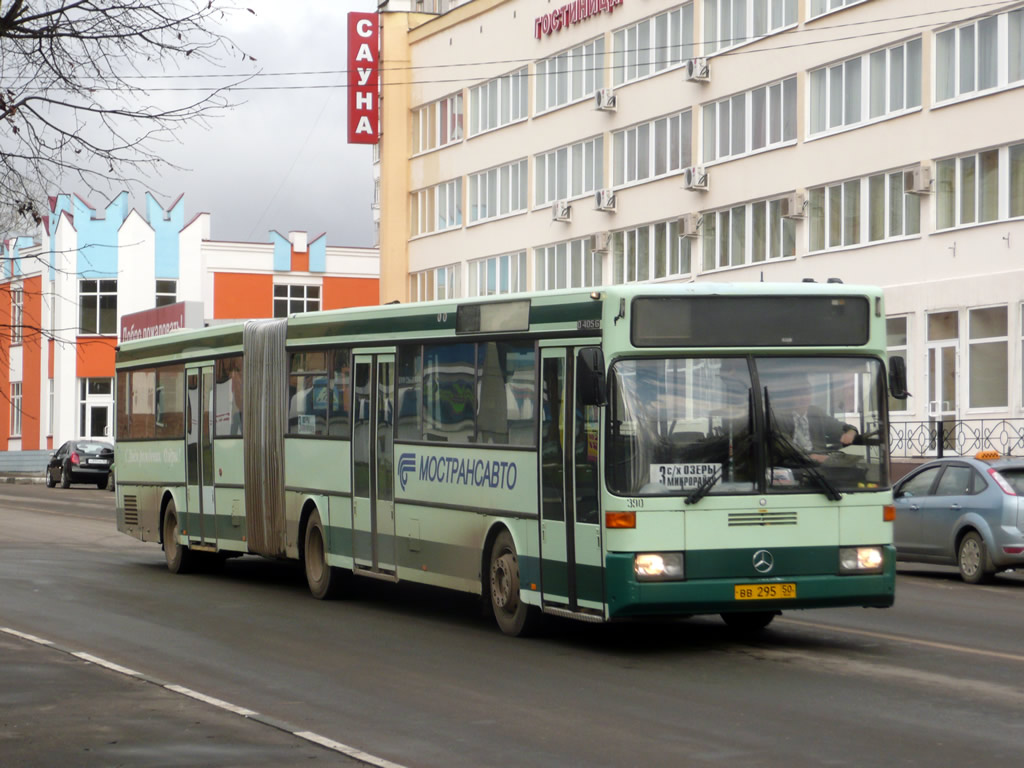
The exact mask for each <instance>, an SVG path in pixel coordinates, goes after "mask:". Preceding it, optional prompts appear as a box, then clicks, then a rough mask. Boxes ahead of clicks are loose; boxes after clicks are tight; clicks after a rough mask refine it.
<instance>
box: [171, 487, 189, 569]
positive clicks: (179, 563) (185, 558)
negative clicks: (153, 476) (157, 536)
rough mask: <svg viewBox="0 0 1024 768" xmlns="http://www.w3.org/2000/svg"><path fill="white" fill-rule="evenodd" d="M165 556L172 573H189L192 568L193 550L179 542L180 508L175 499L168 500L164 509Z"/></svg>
mask: <svg viewBox="0 0 1024 768" xmlns="http://www.w3.org/2000/svg"><path fill="white" fill-rule="evenodd" d="M164 557H166V558H167V570H169V571H170V572H171V573H188V572H189V571H190V570H192V552H191V550H189V548H188V547H183V546H182V545H181V544H179V543H178V510H177V508H176V507H175V506H174V500H173V499H171V500H170V501H168V502H167V508H166V509H165V510H164Z"/></svg>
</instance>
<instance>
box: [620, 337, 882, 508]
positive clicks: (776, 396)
mask: <svg viewBox="0 0 1024 768" xmlns="http://www.w3.org/2000/svg"><path fill="white" fill-rule="evenodd" d="M884 396H885V387H884V379H883V367H882V364H881V362H880V361H879V360H877V359H873V358H867V357H768V356H756V357H755V356H748V357H685V358H684V357H679V358H668V359H664V358H662V359H633V360H620V361H618V362H616V363H615V364H614V365H613V366H612V370H611V376H610V398H609V410H608V419H609V440H608V444H607V447H606V452H605V459H606V476H607V482H608V487H609V490H611V491H612V492H613V493H617V494H621V495H630V496H634V495H639V496H646V495H671V494H683V495H690V494H692V493H693V492H694V491H695V490H697V489H702V491H703V492H708V493H711V494H730V493H792V492H805V493H806V492H816V493H823V494H825V495H826V496H828V497H830V498H835V499H838V498H840V497H841V494H843V493H848V492H859V491H866V490H873V489H878V488H881V487H887V486H888V483H889V479H888V461H887V456H888V424H887V423H886V422H885V409H884V402H883V398H884Z"/></svg>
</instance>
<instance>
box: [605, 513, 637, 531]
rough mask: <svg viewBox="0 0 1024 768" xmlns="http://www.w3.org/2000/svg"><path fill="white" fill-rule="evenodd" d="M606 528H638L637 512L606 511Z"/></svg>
mask: <svg viewBox="0 0 1024 768" xmlns="http://www.w3.org/2000/svg"><path fill="white" fill-rule="evenodd" d="M604 527H605V528H636V512H605V513H604Z"/></svg>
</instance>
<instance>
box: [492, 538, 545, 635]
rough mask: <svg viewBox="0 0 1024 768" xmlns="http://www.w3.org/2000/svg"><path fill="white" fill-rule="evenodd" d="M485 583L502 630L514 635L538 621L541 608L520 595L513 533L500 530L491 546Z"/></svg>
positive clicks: (526, 630) (521, 633) (531, 628)
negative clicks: (489, 564)
mask: <svg viewBox="0 0 1024 768" xmlns="http://www.w3.org/2000/svg"><path fill="white" fill-rule="evenodd" d="M488 586H489V587H490V592H491V609H492V610H493V611H494V618H495V620H496V621H497V622H498V626H499V627H501V631H502V632H504V633H505V634H506V635H512V636H513V637H518V636H523V635H528V634H530V633H531V632H533V631H534V630H535V629H536V627H537V624H538V623H539V621H540V612H539V611H538V610H537V608H536V607H535V606H532V605H527V604H526V603H524V602H523V601H522V600H521V599H520V596H519V558H518V556H517V555H516V545H515V542H513V541H512V534H510V533H509V532H508V531H502V532H501V533H499V534H498V537H497V538H496V539H495V540H494V546H493V547H492V548H491V567H490V569H489V578H488Z"/></svg>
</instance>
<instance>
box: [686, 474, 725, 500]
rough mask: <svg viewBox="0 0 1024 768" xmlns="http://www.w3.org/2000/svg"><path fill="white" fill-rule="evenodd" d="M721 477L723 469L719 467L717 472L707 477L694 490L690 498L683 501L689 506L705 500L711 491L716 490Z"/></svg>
mask: <svg viewBox="0 0 1024 768" xmlns="http://www.w3.org/2000/svg"><path fill="white" fill-rule="evenodd" d="M721 476H722V467H721V466H718V467H716V468H715V471H714V472H712V473H711V474H710V475H708V476H707V477H705V478H704V479H703V480H702V481H701V483H700V485H698V486H697V487H696V488H694V489H693V492H692V493H691V494H690V495H689V496H687V497H686V498H685V499H683V501H685V502H686V503H687V504H696V503H697V502H698V501H700V500H701V499H703V498H704V497H705V496H707V495H708V493H710V492H711V489H712V488H714V486H715V483H717V482H718V479H719V478H720V477H721Z"/></svg>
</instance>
